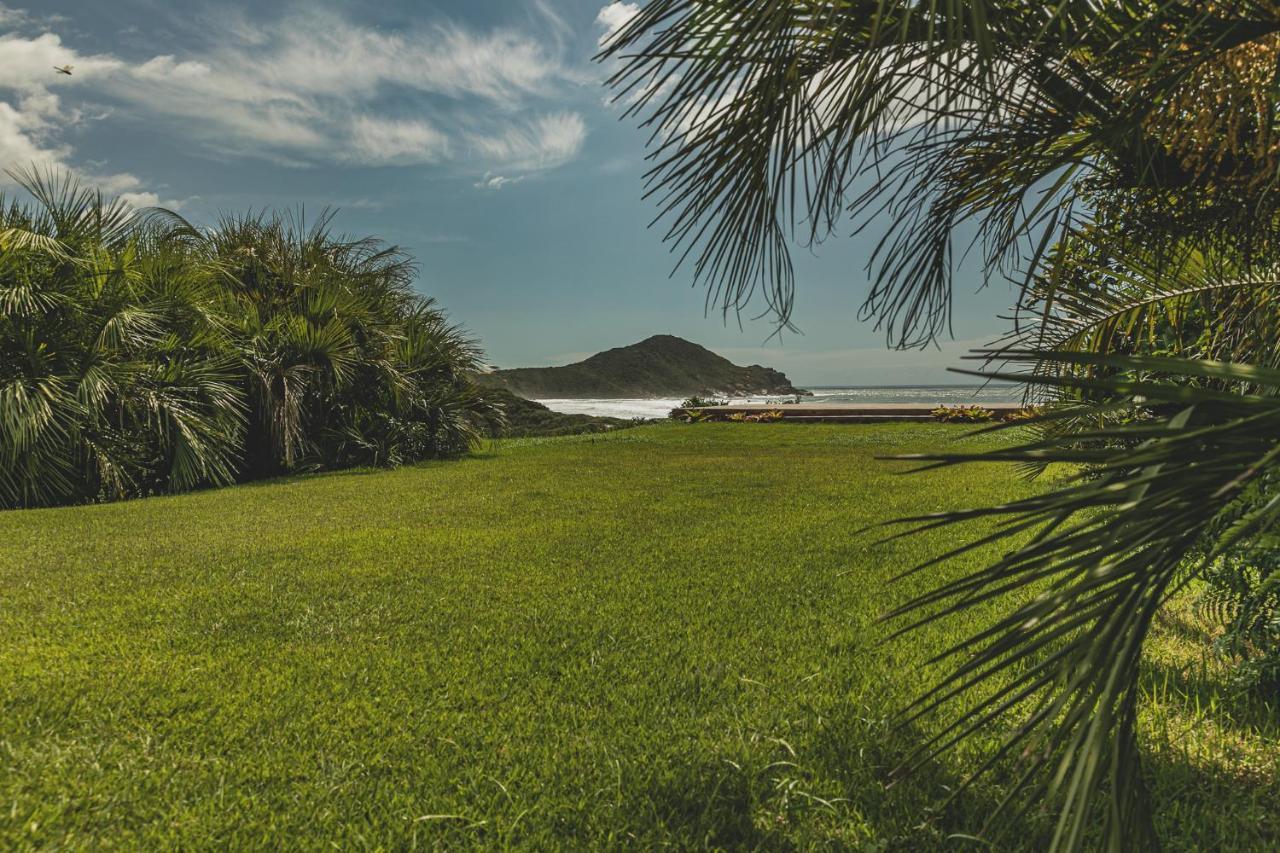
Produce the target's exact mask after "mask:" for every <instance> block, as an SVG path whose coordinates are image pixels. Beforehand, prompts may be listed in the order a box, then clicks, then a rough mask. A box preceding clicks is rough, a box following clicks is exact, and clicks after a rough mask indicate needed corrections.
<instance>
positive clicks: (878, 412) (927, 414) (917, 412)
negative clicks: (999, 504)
mask: <svg viewBox="0 0 1280 853" xmlns="http://www.w3.org/2000/svg"><path fill="white" fill-rule="evenodd" d="M941 405H946V406H955V405H957V404H955V403H945V404H944V403H783V404H779V405H770V404H766V403H744V404H742V405H738V406H704V407H701V408H700V409H698V411H704V412H711V413H714V414H716V415H718V416H720V417H728V416H729V415H735V414H744V415H749V414H754V413H756V412H764V411H769V410H771V409H772V410H777V411H779V412H782V418H783V420H787V421H811V422H843V423H885V422H889V421H931V420H933V419H934V418H933V410H934V409H936V408H938V406H941ZM961 405H978V406H981V407H982V408H984V409H987V410H989V411H992V412H995V414H996V417H998V418H1004V417H1008V416H1009V415H1012V414H1014V413H1015V412H1019V411H1021V410H1022V408H1023V406H1022V405H1021V404H1019V403H974V404H969V403H965V404H961Z"/></svg>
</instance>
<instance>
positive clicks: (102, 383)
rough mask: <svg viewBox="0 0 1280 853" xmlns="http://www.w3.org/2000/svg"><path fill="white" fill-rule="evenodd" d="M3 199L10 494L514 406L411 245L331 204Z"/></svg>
mask: <svg viewBox="0 0 1280 853" xmlns="http://www.w3.org/2000/svg"><path fill="white" fill-rule="evenodd" d="M17 177H18V179H19V180H21V182H22V183H23V186H24V187H25V189H26V190H27V191H28V192H29V193H30V195H31V197H32V202H31V203H30V204H23V203H19V202H17V201H12V202H7V203H2V204H0V507H32V506H48V505H53V504H64V503H82V502H87V501H95V500H105V499H118V498H128V497H139V496H144V495H152V494H160V493H165V492H181V491H187V490H190V489H195V488H199V487H202V486H216V485H225V484H228V483H232V482H242V481H246V480H253V479H257V478H260V477H267V476H276V475H279V474H283V473H288V472H298V471H314V470H325V469H334V468H344V467H351V466H368V465H399V464H404V463H408V462H414V461H418V460H422V459H430V458H437V457H445V456H456V455H458V454H460V453H462V452H464V451H466V450H467V449H469V448H471V447H472V446H474V445H475V443H476V442H477V440H479V439H480V438H481V437H482V436H484V435H486V434H487V432H488V431H489V430H490V429H492V428H493V426H494V425H496V424H499V423H500V422H501V409H500V408H499V407H497V406H495V405H494V404H493V403H492V402H491V401H490V400H489V399H487V398H486V397H485V395H484V393H483V392H482V391H481V390H480V389H479V388H478V387H477V386H476V385H475V384H474V383H473V382H472V381H471V380H470V379H469V378H468V377H469V375H470V374H472V373H473V372H475V371H477V370H479V369H480V368H481V352H480V349H479V347H478V345H477V344H476V342H475V341H473V340H472V339H471V338H470V337H468V336H467V335H466V334H465V333H464V332H463V331H462V330H461V329H460V328H458V327H457V326H454V325H452V324H451V323H450V322H449V321H448V319H447V318H446V317H445V315H444V314H443V313H442V312H441V311H440V309H439V308H437V307H436V306H435V305H434V304H433V303H432V301H431V300H429V299H425V298H423V297H422V296H419V295H418V294H417V293H416V292H415V291H414V289H413V282H414V279H415V269H414V265H413V263H412V261H411V260H410V258H409V257H408V256H407V255H405V254H404V253H403V252H401V251H399V250H398V249H396V248H395V247H392V246H387V245H385V244H383V243H382V242H380V241H379V240H376V239H373V238H367V239H356V240H352V239H347V238H345V237H340V236H338V235H336V234H334V233H333V232H332V230H331V228H330V223H331V220H330V217H329V216H328V215H327V214H325V215H321V216H320V217H319V218H318V219H317V220H315V221H314V222H311V223H307V222H306V221H305V220H304V219H303V217H302V216H301V215H298V216H293V215H287V214H250V215H244V216H227V217H224V218H222V219H221V220H220V221H218V222H217V223H216V224H215V225H214V226H213V227H211V228H208V229H204V228H198V227H196V226H194V225H192V224H190V223H188V222H186V221H184V220H183V219H181V218H180V217H179V216H177V215H176V214H172V213H166V212H162V211H156V212H153V213H151V214H150V215H147V216H141V215H139V214H138V213H137V212H135V211H133V210H132V209H131V208H129V207H127V206H126V205H124V204H123V203H121V202H119V201H111V200H108V199H105V198H104V197H103V196H102V195H101V194H100V193H98V192H95V191H92V190H90V189H88V188H84V187H82V186H80V185H79V184H77V183H76V182H75V181H74V180H73V179H71V178H70V177H63V178H59V177H57V176H54V175H48V174H38V173H34V172H32V173H27V174H23V175H18V176H17Z"/></svg>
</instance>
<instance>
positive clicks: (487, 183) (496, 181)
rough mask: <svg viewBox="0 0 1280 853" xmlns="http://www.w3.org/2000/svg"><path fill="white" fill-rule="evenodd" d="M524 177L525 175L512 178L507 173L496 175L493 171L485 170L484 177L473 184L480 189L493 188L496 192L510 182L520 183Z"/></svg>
mask: <svg viewBox="0 0 1280 853" xmlns="http://www.w3.org/2000/svg"><path fill="white" fill-rule="evenodd" d="M524 178H525V176H524V175H520V176H518V177H515V178H510V177H507V176H506V175H495V174H493V173H492V172H485V173H484V177H483V178H482V179H481V180H479V181H476V183H475V184H473V186H474V187H475V188H476V189H478V190H493V191H495V192H496V191H498V190H500V189H502V188H503V187H505V186H508V185H510V184H518V183H520V182H521V181H523V180H524Z"/></svg>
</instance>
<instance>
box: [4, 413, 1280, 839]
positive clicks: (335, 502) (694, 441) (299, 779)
mask: <svg viewBox="0 0 1280 853" xmlns="http://www.w3.org/2000/svg"><path fill="white" fill-rule="evenodd" d="M964 432H965V431H964V429H963V428H956V427H944V426H939V425H905V424H904V425H885V426H835V427H825V426H814V425H786V424H778V425H767V426H766V425H761V426H752V425H737V424H707V425H698V426H674V425H670V426H668V425H659V426H653V427H645V428H640V429H635V430H628V431H625V432H621V433H616V434H612V435H607V436H599V437H597V436H583V437H578V438H568V439H554V440H543V441H512V442H508V443H505V444H502V445H499V446H498V447H496V448H494V449H492V450H490V451H488V452H485V453H482V454H480V455H479V456H477V457H474V458H471V459H468V460H465V461H461V462H455V463H440V464H430V465H423V466H420V467H414V468H408V469H402V470H399V471H392V472H378V473H350V474H342V475H327V476H316V477H304V478H297V479H293V480H288V481H278V482H272V483H266V484H262V485H255V486H246V487H238V488H231V489H224V490H219V491H210V492H204V493H200V494H194V495H187V496H183V497H176V498H161V499H153V500H147V501H140V502H134V503H129V504H114V505H104V506H93V507H84V508H73V509H63V510H50V511H30V512H9V513H3V514H0V543H2V544H0V596H3V598H2V599H0V605H2V606H0V848H10V847H15V846H50V847H53V846H96V845H99V844H102V843H106V842H110V843H114V844H117V845H119V846H125V847H136V846H156V847H158V846H171V847H172V846H181V847H188V848H203V847H217V848H237V847H246V846H249V847H252V846H268V845H270V846H281V845H284V846H299V847H320V846H328V845H329V844H331V843H332V844H334V845H337V846H340V847H342V848H400V847H406V846H410V845H412V844H416V845H418V846H450V847H452V846H464V845H484V846H498V845H510V846H516V847H526V848H538V849H546V848H551V847H556V846H571V847H579V846H583V845H588V844H589V845H591V846H603V847H623V846H628V847H629V846H646V847H648V846H658V845H674V846H678V847H703V846H707V845H719V846H725V847H740V846H745V847H771V848H772V847H785V846H794V847H806V848H807V847H813V846H818V845H826V846H836V847H841V846H844V847H854V848H861V847H866V848H871V849H879V848H884V847H887V848H901V849H921V848H928V847H935V846H938V847H946V846H956V845H959V846H972V843H971V842H958V841H954V840H953V841H948V840H947V838H948V836H949V835H951V834H952V833H960V832H972V831H975V830H977V829H978V827H979V826H980V824H981V821H982V818H983V816H984V815H986V814H988V813H989V812H990V810H991V808H992V805H993V803H994V802H995V801H996V799H997V798H998V796H999V793H1000V790H999V785H1000V778H1001V777H999V776H997V777H994V778H993V779H992V780H990V781H989V782H986V783H984V784H982V785H979V786H978V787H976V788H974V789H972V790H971V791H969V792H968V793H966V794H964V795H963V796H962V797H961V798H960V799H959V800H958V801H956V802H955V803H953V804H952V805H950V806H948V807H947V808H945V809H943V808H940V807H939V804H940V803H941V802H942V801H943V799H944V798H945V797H946V795H947V792H948V790H949V789H950V788H953V787H954V786H955V785H956V784H957V782H958V781H959V780H960V779H961V778H962V777H963V774H964V772H965V770H966V769H967V768H969V767H972V766H973V765H974V763H975V762H976V759H977V757H978V755H979V751H978V750H979V748H980V747H981V746H983V745H980V744H973V745H970V746H969V747H966V748H965V750H964V751H963V752H961V753H959V754H956V755H954V756H951V757H949V758H947V759H945V760H943V761H940V762H938V763H937V764H935V765H932V766H930V767H928V768H926V769H924V770H923V771H921V772H920V773H919V774H918V775H916V776H914V777H912V778H911V779H909V780H907V781H905V782H902V783H899V784H897V785H895V786H893V787H886V784H885V782H886V779H887V775H888V771H889V770H890V769H891V768H892V767H893V766H894V765H895V764H896V763H897V762H898V761H899V760H900V759H902V758H903V756H904V755H906V754H907V752H908V751H909V750H910V749H911V747H912V745H913V744H914V743H916V742H917V741H918V740H919V738H920V737H921V735H922V732H921V731H919V730H895V729H892V728H890V726H889V725H888V724H887V717H888V716H889V715H890V714H891V713H892V712H893V711H894V710H895V709H897V708H900V707H901V706H902V705H903V703H905V702H906V701H907V700H908V699H909V698H911V697H912V696H913V695H915V694H916V693H917V692H918V691H919V690H920V689H921V688H922V687H924V686H925V685H926V684H927V683H928V681H929V677H930V676H929V674H928V673H927V672H925V671H923V670H922V664H923V661H924V660H925V659H926V658H927V657H928V656H929V655H930V654H931V653H932V652H934V651H936V650H937V649H938V648H940V646H941V644H943V643H945V642H947V641H948V640H949V639H952V638H954V637H955V636H957V635H958V632H959V631H961V630H963V626H949V627H947V628H946V629H936V630H933V631H931V632H928V633H922V634H918V635H916V636H914V637H911V638H909V639H907V640H903V641H900V642H897V643H894V644H891V645H888V646H885V645H881V644H880V643H879V640H880V639H881V638H882V636H883V633H884V632H883V628H882V627H881V626H879V625H877V624H876V621H875V620H876V617H877V616H878V615H879V614H880V613H881V612H882V611H883V610H884V609H885V608H886V607H887V606H888V605H890V604H892V603H893V602H896V601H900V600H901V599H902V598H903V597H904V596H905V595H907V594H908V593H909V592H911V591H912V589H918V588H920V585H921V584H927V583H931V582H932V581H933V580H934V579H936V575H935V578H933V579H931V578H921V579H919V580H915V581H912V583H904V584H901V585H897V586H890V585H888V584H887V583H886V581H887V579H888V578H889V577H890V576H891V575H893V574H894V573H895V572H897V571H898V570H900V569H902V568H905V567H907V566H908V565H910V564H912V563H913V562H914V561H917V560H919V559H921V558H922V557H923V556H925V555H927V554H930V553H933V552H936V551H937V550H938V549H939V548H941V547H943V546H944V545H946V544H947V543H949V542H952V541H954V537H955V535H956V533H955V531H948V532H943V533H939V534H935V535H931V536H928V537H922V538H915V539H909V540H904V541H899V542H895V543H893V544H889V545H876V544H874V541H873V537H869V536H855V535H854V532H855V531H856V530H857V529H859V528H861V527H863V526H864V525H866V524H868V523H870V522H874V521H879V520H883V519H888V518H892V517H894V516H897V515H900V514H905V513H916V512H920V511H924V510H930V511H931V510H941V509H945V508H954V507H958V506H961V505H966V504H970V503H977V502H991V501H998V500H1003V499H1006V498H1008V497H1010V496H1011V495H1014V494H1020V493H1025V492H1026V491H1027V490H1028V489H1030V488H1033V486H1031V485H1028V484H1026V483H1025V482H1023V481H1020V480H1018V479H1017V478H1016V477H1015V476H1014V474H1013V472H1011V471H1008V470H1005V469H1000V468H992V467H976V466H975V467H973V468H970V469H967V470H953V471H944V472H934V473H930V474H928V475H921V476H916V477H909V478H904V477H901V476H899V475H898V474H897V473H896V472H899V471H901V470H902V468H903V466H902V465H901V464H898V463H887V462H881V461H876V460H875V457H876V456H877V455H883V454H887V453H896V452H912V451H920V450H925V449H929V448H934V447H938V446H941V445H943V444H948V443H951V442H955V441H960V440H961V436H963V435H964ZM991 440H992V439H984V441H991ZM964 443H965V444H966V445H968V446H976V444H977V442H976V441H975V440H973V439H967V440H964ZM975 532H976V529H975ZM984 556H986V557H989V556H990V554H989V553H988V554H986V555H982V554H977V555H974V556H973V557H972V558H971V559H970V560H969V562H968V563H967V566H968V567H973V566H976V565H977V564H978V562H979V561H981V560H982V559H983V558H984ZM964 567H965V566H964V565H959V564H957V565H952V566H949V567H948V568H947V569H946V571H949V572H952V571H958V570H961V569H963V568H964ZM1202 630H1203V628H1202V627H1201V626H1199V625H1198V624H1197V623H1196V621H1195V618H1194V613H1193V612H1192V611H1191V610H1189V609H1186V608H1183V609H1182V610H1178V611H1176V612H1173V613H1171V614H1170V615H1169V617H1168V618H1167V619H1165V620H1164V622H1163V627H1162V629H1161V634H1160V636H1159V637H1158V639H1157V643H1156V644H1155V646H1154V653H1153V658H1152V670H1151V674H1150V677H1149V678H1148V684H1149V688H1150V690H1151V691H1152V692H1153V694H1155V695H1156V696H1157V699H1156V700H1155V701H1154V702H1152V703H1150V705H1149V708H1148V711H1147V712H1146V714H1145V717H1144V726H1145V728H1144V737H1145V740H1146V744H1147V751H1148V765H1149V767H1150V768H1151V769H1152V780H1151V782H1152V786H1153V788H1154V790H1155V796H1156V799H1157V807H1158V811H1159V814H1160V818H1159V824H1160V828H1161V831H1162V833H1163V835H1164V838H1165V839H1166V841H1167V843H1168V846H1169V847H1171V848H1173V849H1211V848H1222V847H1238V848H1245V847H1260V846H1264V845H1266V844H1276V843H1280V822H1278V818H1277V813H1276V809H1275V803H1276V802H1277V801H1280V785H1278V783H1277V774H1278V771H1280V767H1278V762H1280V758H1278V757H1277V756H1280V732H1278V727H1277V724H1276V715H1275V713H1274V709H1267V708H1265V707H1262V706H1258V705H1257V704H1251V703H1250V702H1248V701H1244V700H1238V699H1231V698H1230V697H1228V696H1227V695H1226V693H1225V689H1224V688H1223V686H1222V684H1223V681H1222V678H1221V673H1220V671H1219V670H1220V667H1218V666H1217V665H1216V664H1214V663H1213V662H1212V660H1210V659H1208V658H1207V657H1206V656H1205V655H1204V654H1203V649H1204V648H1205V645H1204V642H1203V638H1202V637H1200V636H1199V635H1198V632H1200V631H1202ZM930 725H933V724H932V723H931V724H930ZM998 736H999V732H997V731H993V732H992V733H991V738H992V741H991V742H994V739H995V738H998ZM988 745H989V744H988ZM1044 831H1045V819H1044V817H1043V816H1042V815H1036V814H1033V815H1031V816H1029V817H1027V818H1026V819H1024V821H1023V823H1022V825H1021V826H1020V827H1018V828H1017V834H1016V835H1013V836H1008V837H1006V838H1005V839H1004V841H1003V844H1002V846H1010V845H1012V844H1016V843H1023V844H1025V845H1026V846H1029V847H1034V846H1035V844H1036V841H1037V839H1038V838H1043V833H1044Z"/></svg>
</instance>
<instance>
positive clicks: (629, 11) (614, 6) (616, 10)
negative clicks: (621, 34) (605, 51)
mask: <svg viewBox="0 0 1280 853" xmlns="http://www.w3.org/2000/svg"><path fill="white" fill-rule="evenodd" d="M638 14H640V5H639V4H638V3H610V4H609V5H608V6H605V7H604V8H603V9H601V10H600V11H599V12H598V13H597V14H596V23H597V24H599V25H600V26H601V27H603V28H604V34H603V35H601V36H600V45H601V46H602V47H603V46H604V45H606V44H608V43H609V40H610V39H612V38H613V37H614V35H616V34H617V33H618V31H619V30H621V29H622V28H623V27H625V26H626V25H627V24H629V23H631V19H632V18H634V17H635V16H636V15H638Z"/></svg>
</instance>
